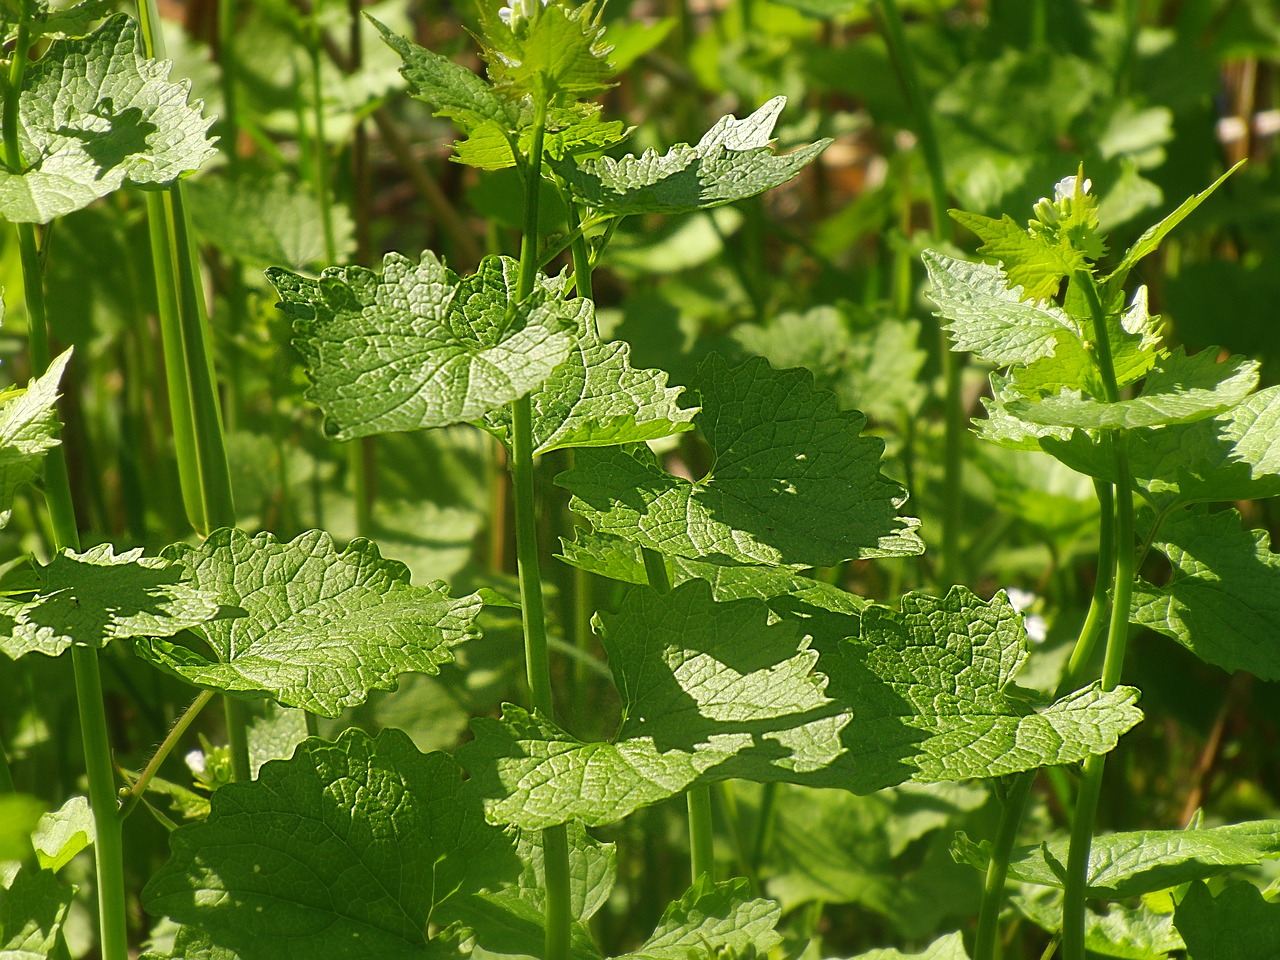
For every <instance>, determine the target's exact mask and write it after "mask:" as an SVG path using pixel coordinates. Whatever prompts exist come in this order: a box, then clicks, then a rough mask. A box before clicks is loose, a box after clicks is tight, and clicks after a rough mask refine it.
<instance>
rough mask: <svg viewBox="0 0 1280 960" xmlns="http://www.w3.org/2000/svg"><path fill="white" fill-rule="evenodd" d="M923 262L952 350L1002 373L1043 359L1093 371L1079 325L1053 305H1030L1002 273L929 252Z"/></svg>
mask: <svg viewBox="0 0 1280 960" xmlns="http://www.w3.org/2000/svg"><path fill="white" fill-rule="evenodd" d="M922 259H923V260H924V265H925V269H926V270H927V271H928V274H929V283H930V286H931V289H930V291H929V297H930V299H932V300H933V302H934V303H936V304H937V305H938V307H939V312H938V314H937V315H938V316H939V317H942V318H943V319H945V320H949V321H950V323H949V324H948V325H947V330H949V331H950V332H951V335H952V338H953V341H954V345H953V347H952V349H954V350H963V351H968V352H969V353H973V354H975V355H977V356H978V357H980V358H981V359H983V360H986V361H988V362H989V363H993V364H995V365H996V366H1001V367H1002V366H1007V365H1008V364H1012V363H1031V362H1032V361H1034V360H1038V359H1040V358H1042V357H1054V358H1056V359H1057V360H1058V362H1059V363H1061V364H1064V365H1067V366H1069V368H1070V369H1073V370H1079V371H1083V370H1085V369H1087V368H1089V367H1091V366H1092V365H1093V364H1092V361H1091V360H1090V359H1089V357H1088V355H1087V354H1086V352H1085V349H1084V345H1083V341H1082V333H1081V330H1080V328H1079V326H1077V324H1076V323H1075V321H1073V320H1072V319H1071V317H1070V316H1069V315H1068V314H1067V313H1065V312H1064V311H1063V310H1061V309H1060V308H1058V307H1056V306H1054V305H1053V304H1052V303H1030V302H1028V301H1027V299H1026V296H1027V295H1026V294H1024V293H1023V292H1022V288H1021V287H1017V286H1015V287H1013V288H1012V289H1010V287H1009V283H1010V278H1008V277H1006V275H1005V274H1004V273H1003V271H1001V270H1000V269H999V268H998V267H993V266H990V265H989V264H985V263H970V262H968V261H966V260H956V259H954V258H952V257H948V256H944V255H943V254H940V253H937V252H935V251H933V250H926V251H925V252H924V254H923V255H922ZM1077 376H1078V375H1077ZM1075 382H1078V379H1077V380H1076V381H1075Z"/></svg>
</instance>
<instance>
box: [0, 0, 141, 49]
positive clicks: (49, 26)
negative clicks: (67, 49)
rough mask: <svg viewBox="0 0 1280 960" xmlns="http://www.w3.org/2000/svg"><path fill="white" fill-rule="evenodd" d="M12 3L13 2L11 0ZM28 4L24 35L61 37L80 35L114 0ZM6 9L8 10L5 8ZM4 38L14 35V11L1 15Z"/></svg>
mask: <svg viewBox="0 0 1280 960" xmlns="http://www.w3.org/2000/svg"><path fill="white" fill-rule="evenodd" d="M15 6H16V4H15ZM29 6H30V7H31V8H33V9H31V10H30V12H29V14H28V16H29V20H28V27H27V32H28V35H29V36H30V37H31V38H32V39H37V38H42V37H43V38H44V39H47V40H62V39H66V38H67V37H83V36H85V35H86V34H87V33H89V32H90V31H91V29H92V27H93V24H95V23H97V22H98V21H99V20H101V19H102V18H103V17H106V16H109V15H110V14H111V13H112V12H114V10H115V8H116V4H115V2H114V0H80V2H79V3H73V4H71V5H70V6H65V7H64V6H60V7H57V8H54V7H51V6H50V5H49V4H48V3H46V2H45V0H34V2H32V3H30V4H29ZM6 13H8V11H6ZM4 19H5V21H6V22H5V27H6V31H5V41H6V42H7V43H11V42H13V41H14V40H15V39H17V36H18V23H17V11H12V19H10V16H8V15H7V16H5V18H4Z"/></svg>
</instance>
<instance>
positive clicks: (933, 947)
mask: <svg viewBox="0 0 1280 960" xmlns="http://www.w3.org/2000/svg"><path fill="white" fill-rule="evenodd" d="M851 960H969V953H968V951H966V950H965V948H964V938H963V937H962V936H960V934H958V933H949V934H947V935H946V936H945V937H939V938H938V939H937V940H935V941H933V943H931V944H929V946H927V947H925V948H924V952H923V953H903V952H902V951H900V950H894V949H885V950H868V951H867V952H866V953H860V954H858V955H857V956H856V957H852V958H851Z"/></svg>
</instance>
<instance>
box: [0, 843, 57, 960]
mask: <svg viewBox="0 0 1280 960" xmlns="http://www.w3.org/2000/svg"><path fill="white" fill-rule="evenodd" d="M72 896H73V891H72V889H71V888H70V887H68V886H66V885H65V884H62V883H59V882H58V878H57V877H55V876H54V875H53V872H52V871H50V870H39V871H32V870H30V869H29V868H27V867H25V866H24V867H21V868H20V869H19V870H18V872H17V874H16V875H15V876H14V877H13V879H12V880H11V881H10V882H9V884H8V886H7V889H6V888H0V957H3V958H4V960H43V958H45V957H62V956H65V955H66V953H65V951H66V948H65V946H63V944H62V928H63V925H64V924H65V923H66V921H67V914H68V913H69V912H70V910H71V900H72Z"/></svg>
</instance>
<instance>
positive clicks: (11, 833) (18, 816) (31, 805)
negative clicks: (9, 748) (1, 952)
mask: <svg viewBox="0 0 1280 960" xmlns="http://www.w3.org/2000/svg"><path fill="white" fill-rule="evenodd" d="M44 810H45V807H44V803H43V802H41V801H40V800H38V799H37V798H35V797H30V796H27V795H26V794H25V793H8V794H4V795H0V863H3V862H4V861H6V860H22V859H25V858H26V856H27V855H28V854H29V853H30V844H31V834H32V832H33V831H34V830H35V829H36V827H37V825H39V823H40V818H41V817H42V816H43V815H44ZM3 929H4V928H3V927H0V930H3Z"/></svg>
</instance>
